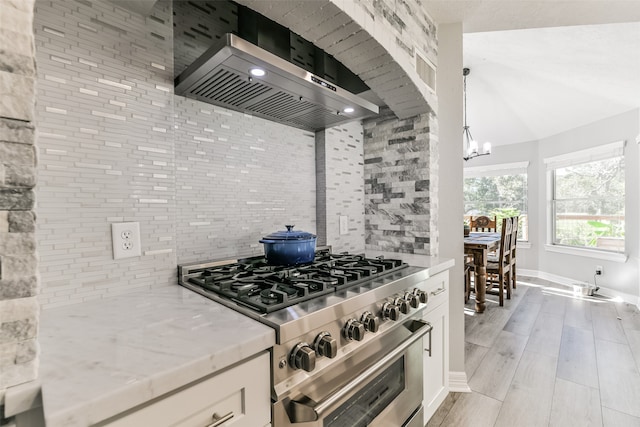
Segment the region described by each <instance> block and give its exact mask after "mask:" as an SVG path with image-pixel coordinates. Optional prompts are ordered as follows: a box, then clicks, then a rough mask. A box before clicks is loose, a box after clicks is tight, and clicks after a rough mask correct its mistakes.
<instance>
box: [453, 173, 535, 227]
mask: <svg viewBox="0 0 640 427" xmlns="http://www.w3.org/2000/svg"><path fill="white" fill-rule="evenodd" d="M528 166H529V162H521V163H508V164H499V165H491V166H479V167H470V168H465V169H464V214H465V216H478V215H487V216H489V217H493V216H497V217H498V224H502V218H506V217H511V216H516V215H518V216H519V217H520V220H519V222H518V240H529V221H528V220H527V167H528Z"/></svg>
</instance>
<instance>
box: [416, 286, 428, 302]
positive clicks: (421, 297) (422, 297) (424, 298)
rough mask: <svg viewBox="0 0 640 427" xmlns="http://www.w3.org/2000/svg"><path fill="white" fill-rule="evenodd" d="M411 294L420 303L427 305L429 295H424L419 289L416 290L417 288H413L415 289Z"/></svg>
mask: <svg viewBox="0 0 640 427" xmlns="http://www.w3.org/2000/svg"><path fill="white" fill-rule="evenodd" d="M413 294H414V295H415V296H417V297H418V300H420V302H421V303H423V304H426V303H427V301H428V300H429V294H428V293H426V292H425V291H421V290H420V289H418V288H415V289H414V290H413Z"/></svg>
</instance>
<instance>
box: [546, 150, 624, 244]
mask: <svg viewBox="0 0 640 427" xmlns="http://www.w3.org/2000/svg"><path fill="white" fill-rule="evenodd" d="M623 148H624V143H623V142H617V143H613V144H607V145H603V146H600V147H597V148H593V149H589V150H582V151H579V152H577V153H571V154H570V155H565V156H558V157H554V158H550V159H545V163H547V174H548V178H549V187H550V188H549V193H550V196H551V197H550V201H551V203H550V209H551V212H550V219H551V230H550V231H551V233H550V238H551V239H550V241H551V243H552V244H553V245H562V246H573V247H579V248H587V249H597V250H605V251H613V252H620V253H622V252H624V246H625V241H624V225H625V224H624V223H625V217H624V198H625V185H624V156H623Z"/></svg>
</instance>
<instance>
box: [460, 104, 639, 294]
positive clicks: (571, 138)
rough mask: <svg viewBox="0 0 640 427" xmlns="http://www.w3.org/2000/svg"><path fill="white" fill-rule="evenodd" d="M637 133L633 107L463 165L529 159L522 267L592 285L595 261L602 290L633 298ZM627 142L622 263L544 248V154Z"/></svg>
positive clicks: (636, 242) (636, 290)
mask: <svg viewBox="0 0 640 427" xmlns="http://www.w3.org/2000/svg"><path fill="white" fill-rule="evenodd" d="M639 132H640V114H639V110H637V109H636V110H632V111H629V112H627V113H623V114H620V115H617V116H613V117H610V118H607V119H604V120H600V121H598V122H595V123H591V124H588V125H586V126H582V127H579V128H576V129H572V130H569V131H567V132H563V133H561V134H558V135H553V136H550V137H547V138H544V139H542V140H540V141H533V142H529V143H522V144H514V145H503V146H496V147H494V150H493V153H492V154H491V156H487V157H484V158H479V159H474V160H473V161H472V162H468V164H466V165H465V166H480V165H488V164H500V163H511V162H519V161H524V160H529V161H530V162H531V163H530V165H529V170H528V174H529V176H528V191H529V194H528V201H529V241H530V243H531V248H530V249H519V250H518V263H519V267H520V268H521V269H528V270H537V271H539V272H542V273H547V274H550V275H554V276H558V277H559V278H564V279H570V280H575V281H586V282H590V283H593V280H594V277H593V275H594V272H595V266H596V265H602V266H603V267H604V274H603V275H602V276H600V277H598V282H597V283H598V285H599V286H601V287H602V288H603V289H602V292H603V293H605V294H606V293H609V294H612V295H615V296H622V297H625V298H626V299H627V300H629V301H633V302H637V298H638V296H639V295H640V286H639V279H638V277H639V275H638V262H639V255H640V253H639V252H640V248H639V240H640V228H639V225H638V219H639V218H640V205H639V199H640V193H639V192H638V177H639V174H638V167H639V166H640V158H639V150H638V144H637V143H636V142H635V140H636V137H637V136H638V134H639ZM620 140H625V141H627V145H626V147H625V180H626V182H625V184H626V190H627V191H626V193H627V194H626V206H625V210H626V212H625V216H626V230H625V235H626V254H627V255H628V257H629V258H628V260H627V261H626V262H624V263H622V262H614V261H606V260H602V259H594V258H588V257H582V256H576V255H569V254H560V253H556V252H548V251H546V250H545V248H544V245H545V243H546V240H547V224H546V221H547V194H546V169H545V165H544V158H547V157H552V156H557V155H560V154H565V153H571V152H574V151H577V150H581V149H585V148H590V147H595V146H598V145H602V144H606V143H610V142H615V141H620Z"/></svg>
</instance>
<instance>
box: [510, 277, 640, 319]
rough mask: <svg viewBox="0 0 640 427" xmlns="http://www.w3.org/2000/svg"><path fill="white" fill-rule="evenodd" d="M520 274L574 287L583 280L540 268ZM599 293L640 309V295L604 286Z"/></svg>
mask: <svg viewBox="0 0 640 427" xmlns="http://www.w3.org/2000/svg"><path fill="white" fill-rule="evenodd" d="M518 275H520V276H528V277H537V278H539V279H544V280H548V281H550V282H553V283H557V284H559V285H563V286H567V287H573V284H574V283H582V281H581V280H577V279H571V278H569V277H564V276H558V275H555V274H551V273H545V272H544V271H538V270H527V269H521V268H520V269H518ZM598 294H599V295H603V296H606V297H609V298H612V299H617V300H620V301H624V302H626V303H629V304H633V305H635V306H636V307H638V309H640V296H637V295H631V294H627V293H625V292H620V291H616V290H615V289H609V288H604V287H602V286H600V287H599V289H598Z"/></svg>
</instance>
